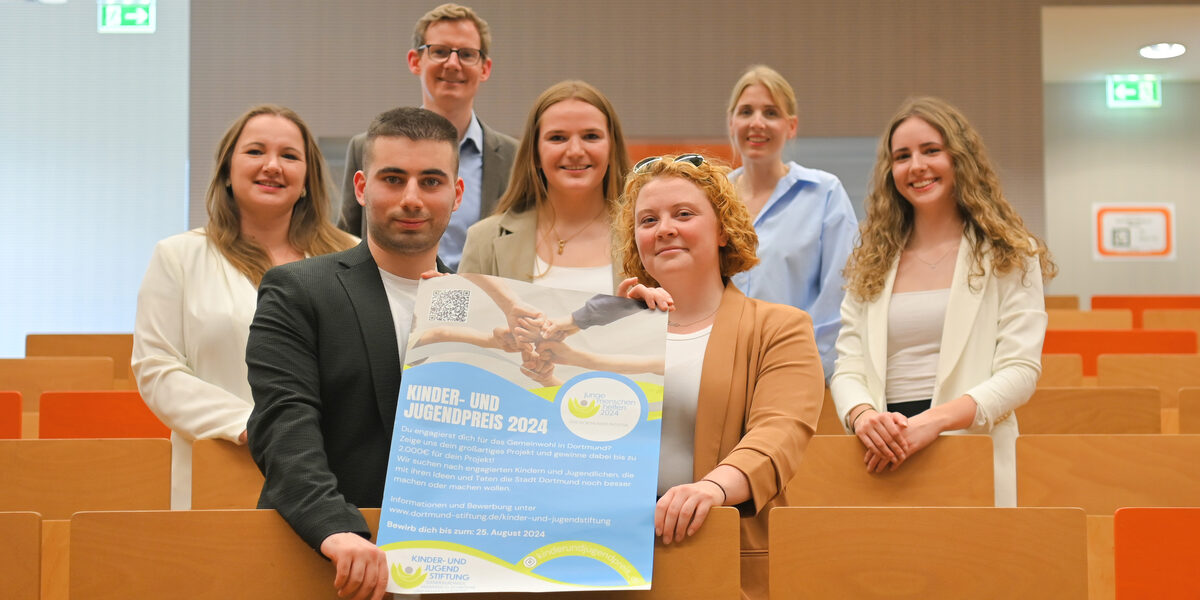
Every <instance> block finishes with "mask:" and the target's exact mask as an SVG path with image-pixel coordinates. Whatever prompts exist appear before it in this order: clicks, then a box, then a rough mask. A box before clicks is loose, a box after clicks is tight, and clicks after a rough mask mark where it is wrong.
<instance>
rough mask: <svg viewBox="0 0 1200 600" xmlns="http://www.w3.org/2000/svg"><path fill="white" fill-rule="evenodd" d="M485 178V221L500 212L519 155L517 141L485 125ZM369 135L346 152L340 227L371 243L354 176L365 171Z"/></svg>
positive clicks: (353, 141)
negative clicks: (365, 149) (364, 145)
mask: <svg viewBox="0 0 1200 600" xmlns="http://www.w3.org/2000/svg"><path fill="white" fill-rule="evenodd" d="M479 126H480V127H481V128H483V177H481V178H480V180H481V181H482V184H481V185H482V187H483V189H481V190H480V191H479V203H480V210H479V215H480V216H481V217H485V216H487V215H490V214H492V212H493V211H495V210H496V202H497V201H498V200H499V199H500V196H502V195H504V189H505V188H507V187H508V176H509V173H510V172H511V171H512V165H513V159H514V158H515V157H516V155H517V140H516V139H514V138H512V137H510V136H507V135H504V134H503V133H500V132H499V131H496V130H495V129H492V128H491V127H488V126H487V124H486V123H484V122H483V121H480V122H479ZM366 140H367V134H366V132H363V133H360V134H358V135H356V136H354V137H353V138H351V139H350V146H349V147H347V148H346V172H345V174H344V175H343V177H342V209H341V217H340V218H339V219H338V227H339V228H340V229H341V230H342V231H345V232H347V233H350V234H353V235H357V236H359V237H361V238H362V239H364V240H365V239H367V229H366V226H367V224H366V222H365V221H364V220H363V218H362V206H360V205H359V204H358V200H356V199H355V197H354V174H355V173H357V172H358V171H360V170H361V169H362V166H363V161H362V154H363V144H365V143H366Z"/></svg>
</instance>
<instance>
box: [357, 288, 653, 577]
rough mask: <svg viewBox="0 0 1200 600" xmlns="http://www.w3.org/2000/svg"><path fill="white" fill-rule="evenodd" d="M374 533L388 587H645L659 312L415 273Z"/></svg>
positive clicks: (578, 295) (623, 302) (649, 561)
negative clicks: (411, 321) (385, 476)
mask: <svg viewBox="0 0 1200 600" xmlns="http://www.w3.org/2000/svg"><path fill="white" fill-rule="evenodd" d="M414 314H415V316H414V320H415V322H414V324H413V329H412V336H411V339H410V340H409V343H408V344H409V345H408V349H407V352H406V354H405V356H406V364H405V371H404V378H403V384H402V385H401V388H400V398H399V401H398V403H397V414H396V421H395V429H394V433H393V436H392V454H391V457H390V460H389V465H388V481H387V484H386V487H385V491H384V499H383V507H382V512H381V516H380V527H379V536H378V544H379V546H380V547H382V548H383V549H384V550H385V551H386V552H387V555H388V565H389V567H390V570H391V573H390V575H391V576H390V579H389V585H388V591H390V592H400V593H403V592H408V593H451V592H501V591H556V590H580V589H648V588H649V587H650V574H651V572H652V566H653V547H654V525H653V517H654V499H655V492H656V485H657V476H658V441H659V433H660V424H661V420H660V419H661V410H662V381H663V378H662V373H663V364H664V362H663V351H664V347H665V331H666V316H665V313H662V312H658V311H653V310H647V309H643V308H641V306H640V305H639V304H638V303H636V302H634V301H632V300H628V299H623V298H616V297H613V296H604V295H601V296H593V295H590V294H586V293H582V292H572V291H566V290H555V289H550V288H543V287H540V286H535V285H531V284H527V283H522V282H516V281H510V280H505V279H500V278H495V277H488V276H483V275H463V276H448V277H439V278H435V279H431V280H427V281H424V282H422V284H421V287H420V289H419V291H418V294H417V303H416V310H415V313H414Z"/></svg>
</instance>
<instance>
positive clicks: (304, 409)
mask: <svg viewBox="0 0 1200 600" xmlns="http://www.w3.org/2000/svg"><path fill="white" fill-rule="evenodd" d="M438 267H439V269H440V270H444V265H442V264H441V263H440V261H439V264H438ZM406 341H407V340H406ZM246 364H247V366H248V367H249V375H250V388H251V390H252V391H253V393H254V410H253V412H252V413H251V414H250V420H249V423H248V424H247V430H248V433H247V435H248V438H249V446H250V453H251V455H252V456H253V457H254V461H255V462H256V463H258V468H259V469H260V470H261V471H262V472H263V475H264V476H265V477H266V481H265V482H264V484H263V490H262V495H261V496H260V498H259V501H258V506H259V508H274V509H277V510H278V511H279V514H280V515H282V516H283V518H284V519H285V520H287V522H288V523H290V524H291V526H292V528H293V529H295V530H296V533H298V534H299V535H300V537H301V538H303V539H304V541H305V542H307V543H308V544H309V545H310V546H312V547H313V548H319V547H320V545H321V542H322V541H323V540H324V539H325V538H326V537H328V536H329V535H331V534H334V533H339V532H344V531H351V532H354V533H357V534H359V535H362V536H363V537H367V538H369V537H370V531H369V530H368V528H367V523H366V521H365V520H364V519H363V517H362V514H361V513H360V512H359V511H358V510H357V507H378V506H379V505H380V503H381V501H382V499H383V486H384V478H385V476H386V472H387V462H388V455H389V453H390V446H391V439H392V425H393V421H394V420H395V416H396V398H397V395H398V394H399V393H400V372H401V365H400V355H399V350H398V348H397V343H396V328H395V325H394V322H393V320H392V312H391V309H390V307H389V306H388V299H387V292H386V291H385V290H384V287H383V280H382V279H381V278H380V275H379V267H378V266H376V263H375V259H374V258H372V257H371V252H370V250H369V249H368V248H367V242H366V241H363V242H362V243H361V244H359V245H358V246H356V247H354V248H351V249H350V250H346V251H344V252H339V253H336V254H327V255H324V256H318V257H315V258H310V259H306V260H302V261H299V262H294V263H291V264H287V265H283V266H280V267H276V268H274V269H271V270H270V271H267V274H266V275H265V276H264V277H263V280H262V284H261V285H260V286H259V289H258V311H257V312H256V313H255V314H254V321H253V322H252V323H251V325H250V339H249V343H248V344H247V345H246Z"/></svg>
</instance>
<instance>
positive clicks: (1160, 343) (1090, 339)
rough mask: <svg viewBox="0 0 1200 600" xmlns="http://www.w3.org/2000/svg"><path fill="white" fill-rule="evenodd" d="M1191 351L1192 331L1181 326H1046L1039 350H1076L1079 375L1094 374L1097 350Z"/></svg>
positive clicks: (1168, 352) (1187, 352) (1107, 352)
mask: <svg viewBox="0 0 1200 600" xmlns="http://www.w3.org/2000/svg"><path fill="white" fill-rule="evenodd" d="M1116 353H1121V354H1195V353H1196V332H1194V331H1184V330H1178V331H1176V330H1147V329H1131V330H1126V331H1119V330H1100V329H1080V330H1055V329H1048V330H1046V339H1045V342H1044V343H1043V344H1042V354H1078V355H1080V356H1081V357H1083V375H1084V376H1085V377H1093V376H1095V375H1096V357H1098V356H1099V355H1101V354H1116Z"/></svg>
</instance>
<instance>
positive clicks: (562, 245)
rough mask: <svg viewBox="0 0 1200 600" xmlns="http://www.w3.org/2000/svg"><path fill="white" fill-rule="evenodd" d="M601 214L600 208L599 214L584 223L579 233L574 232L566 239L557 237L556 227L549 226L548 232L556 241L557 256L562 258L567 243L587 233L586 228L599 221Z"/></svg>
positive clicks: (602, 212) (602, 211) (602, 210)
mask: <svg viewBox="0 0 1200 600" xmlns="http://www.w3.org/2000/svg"><path fill="white" fill-rule="evenodd" d="M602 214H604V209H603V208H601V209H600V212H599V213H596V216H594V217H592V220H590V221H588V222H587V223H584V224H583V227H582V228H580V229H579V231H576V232H575V233H572V234H571V235H570V236H568V237H566V238H562V237H559V235H558V226H557V225H551V226H550V232H551V233H553V234H554V237H555V239H557V240H558V255H559V256H562V253H563V249H564V248H566V247H567V242H569V241H571V240H573V239H575V238H576V237H578V236H579V234H581V233H583V232H584V231H587V228H588V227H591V226H592V223H595V222H596V220H597V219H599V218H600V215H602Z"/></svg>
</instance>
